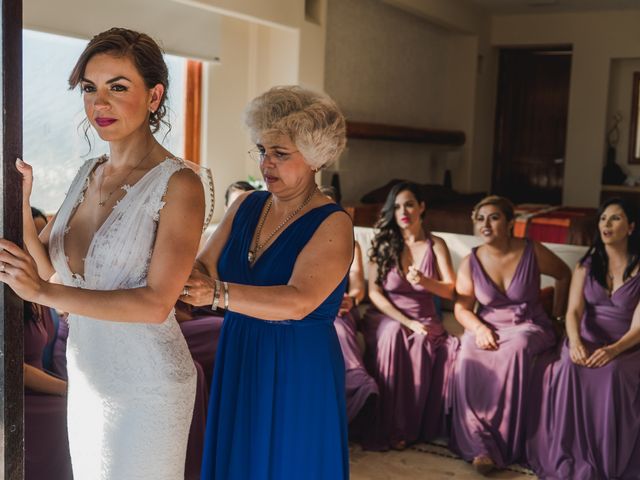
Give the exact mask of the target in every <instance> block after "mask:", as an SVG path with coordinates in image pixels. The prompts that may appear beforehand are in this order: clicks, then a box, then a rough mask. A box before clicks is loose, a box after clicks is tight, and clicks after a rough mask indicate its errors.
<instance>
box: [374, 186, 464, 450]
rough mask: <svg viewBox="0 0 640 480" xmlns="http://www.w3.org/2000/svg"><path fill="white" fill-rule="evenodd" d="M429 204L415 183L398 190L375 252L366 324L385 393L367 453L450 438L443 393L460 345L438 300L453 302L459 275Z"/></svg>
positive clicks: (392, 193)
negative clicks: (435, 232)
mask: <svg viewBox="0 0 640 480" xmlns="http://www.w3.org/2000/svg"><path fill="white" fill-rule="evenodd" d="M424 213H425V203H424V201H423V200H422V197H421V194H420V191H419V189H418V188H417V187H416V185H415V184H412V183H408V182H403V183H399V184H397V185H395V186H394V187H393V188H392V189H391V191H390V192H389V195H388V197H387V200H386V202H385V204H384V206H383V209H382V212H381V218H380V220H379V221H378V223H377V225H376V228H377V232H376V235H375V238H374V240H373V246H372V249H371V255H370V256H371V262H370V267H369V297H370V299H371V302H372V303H373V306H372V307H371V308H370V309H369V310H368V311H367V313H366V314H365V318H364V326H363V328H364V334H365V339H366V343H367V354H366V358H367V363H368V366H369V371H371V372H372V373H373V375H374V378H375V379H376V381H377V383H378V387H379V389H380V400H379V408H378V413H377V419H376V421H375V422H372V423H371V425H370V428H369V432H368V433H367V434H366V437H365V438H363V441H362V442H363V446H364V447H365V448H368V449H375V450H386V449H388V448H396V449H402V448H404V447H405V446H407V445H408V444H410V443H414V442H417V441H420V440H426V439H429V438H433V437H435V436H438V435H440V434H442V433H444V428H443V427H444V393H445V384H446V379H447V378H448V372H449V370H450V367H451V365H452V363H453V357H454V354H455V351H456V349H457V346H458V341H457V339H456V338H455V337H451V336H449V335H448V334H447V332H446V330H445V329H444V327H443V326H442V321H441V319H440V316H439V315H438V313H437V312H436V308H435V305H434V297H433V296H434V295H438V296H440V297H444V298H448V299H451V298H452V297H453V292H454V284H455V273H454V271H453V267H452V264H451V257H450V255H449V250H448V249H447V246H446V244H445V243H444V241H443V240H442V239H441V238H438V237H435V236H432V235H430V234H428V233H427V232H425V231H424V228H423V226H422V219H423V217H424Z"/></svg>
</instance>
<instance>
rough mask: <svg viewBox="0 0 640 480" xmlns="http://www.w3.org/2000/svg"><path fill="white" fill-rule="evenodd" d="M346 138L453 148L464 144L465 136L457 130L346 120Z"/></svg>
mask: <svg viewBox="0 0 640 480" xmlns="http://www.w3.org/2000/svg"><path fill="white" fill-rule="evenodd" d="M347 137H348V138H358V139H366V140H387V141H392V142H410V143H425V144H430V145H447V146H454V147H460V146H462V145H464V142H465V134H464V132H462V131H459V130H436V129H432V128H413V127H401V126H397V125H383V124H379V123H367V122H353V121H350V120H347Z"/></svg>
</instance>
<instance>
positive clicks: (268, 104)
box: [244, 86, 347, 170]
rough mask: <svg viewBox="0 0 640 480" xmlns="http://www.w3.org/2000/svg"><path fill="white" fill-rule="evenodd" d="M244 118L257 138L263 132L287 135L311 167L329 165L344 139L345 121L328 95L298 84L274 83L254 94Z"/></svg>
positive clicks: (252, 137) (253, 138) (256, 138)
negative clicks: (282, 84) (266, 89)
mask: <svg viewBox="0 0 640 480" xmlns="http://www.w3.org/2000/svg"><path fill="white" fill-rule="evenodd" d="M244 121H245V124H246V126H247V128H248V130H249V133H250V135H251V139H252V140H253V141H254V142H256V141H257V140H258V138H259V137H260V136H262V135H267V136H270V135H286V136H287V137H289V138H290V139H291V141H292V142H293V143H294V144H295V145H296V147H298V150H300V153H302V156H303V157H304V159H305V161H306V163H307V164H308V165H309V166H310V167H311V168H312V169H314V170H319V169H320V168H324V167H328V166H329V165H331V164H332V163H334V162H335V161H336V160H338V157H339V156H340V154H341V153H342V151H343V150H344V147H345V145H346V143H347V139H346V131H347V130H346V123H345V120H344V116H343V115H342V113H341V112H340V109H339V108H338V106H337V105H336V103H335V102H334V101H333V100H332V99H331V98H329V97H328V96H327V95H324V94H321V93H316V92H313V91H311V90H307V89H305V88H302V87H298V86H285V87H274V88H272V89H271V90H269V91H267V92H265V93H263V94H262V95H260V96H259V97H257V98H254V99H253V100H252V101H251V103H249V105H248V106H247V109H246V110H245V112H244Z"/></svg>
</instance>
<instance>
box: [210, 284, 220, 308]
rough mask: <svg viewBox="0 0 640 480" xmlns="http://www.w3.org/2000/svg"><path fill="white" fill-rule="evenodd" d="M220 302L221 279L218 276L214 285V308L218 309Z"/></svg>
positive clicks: (212, 305)
mask: <svg viewBox="0 0 640 480" xmlns="http://www.w3.org/2000/svg"><path fill="white" fill-rule="evenodd" d="M218 303H220V280H218V279H217V278H216V279H215V280H214V287H213V303H212V304H211V309H212V310H217V309H218Z"/></svg>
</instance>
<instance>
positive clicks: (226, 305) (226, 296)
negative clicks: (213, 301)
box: [222, 282, 229, 310]
mask: <svg viewBox="0 0 640 480" xmlns="http://www.w3.org/2000/svg"><path fill="white" fill-rule="evenodd" d="M222 286H223V287H224V309H225V310H229V284H228V283H227V282H222Z"/></svg>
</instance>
